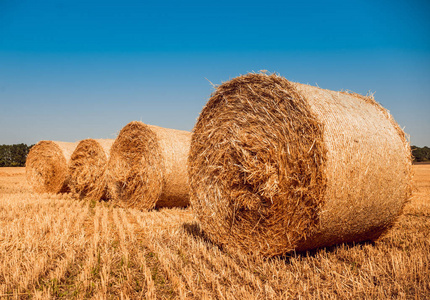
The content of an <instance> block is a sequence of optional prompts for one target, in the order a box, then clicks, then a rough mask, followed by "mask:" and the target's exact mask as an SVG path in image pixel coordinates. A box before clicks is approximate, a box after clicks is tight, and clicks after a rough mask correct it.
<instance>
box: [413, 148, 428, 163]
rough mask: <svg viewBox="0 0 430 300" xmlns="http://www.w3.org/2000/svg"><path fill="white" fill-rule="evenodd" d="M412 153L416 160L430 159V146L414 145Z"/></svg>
mask: <svg viewBox="0 0 430 300" xmlns="http://www.w3.org/2000/svg"><path fill="white" fill-rule="evenodd" d="M412 155H413V156H414V161H416V162H422V161H430V148H429V147H427V146H424V147H422V148H420V147H417V146H412Z"/></svg>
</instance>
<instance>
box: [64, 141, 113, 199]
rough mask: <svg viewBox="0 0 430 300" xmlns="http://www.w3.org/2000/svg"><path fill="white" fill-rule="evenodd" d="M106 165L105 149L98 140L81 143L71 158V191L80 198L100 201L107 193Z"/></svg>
mask: <svg viewBox="0 0 430 300" xmlns="http://www.w3.org/2000/svg"><path fill="white" fill-rule="evenodd" d="M106 164H107V156H106V154H105V152H104V150H103V147H102V146H101V145H100V144H99V143H98V142H97V141H96V140H93V139H86V140H83V141H81V142H80V143H79V145H78V146H77V147H76V149H75V151H74V152H73V154H72V156H71V158H70V163H69V176H70V180H69V185H70V189H71V191H72V192H73V193H77V194H79V196H80V198H84V197H89V198H93V199H94V200H100V199H101V198H102V197H103V195H104V193H105V187H106V182H105V180H104V172H105V168H106Z"/></svg>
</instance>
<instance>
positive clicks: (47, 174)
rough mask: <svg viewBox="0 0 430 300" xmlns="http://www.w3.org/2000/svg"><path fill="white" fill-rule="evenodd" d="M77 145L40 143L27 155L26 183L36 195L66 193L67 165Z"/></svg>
mask: <svg viewBox="0 0 430 300" xmlns="http://www.w3.org/2000/svg"><path fill="white" fill-rule="evenodd" d="M77 145H78V143H67V142H55V141H40V142H38V143H37V144H36V145H34V146H33V147H32V148H31V150H30V152H29V153H28V156H27V160H26V163H25V171H26V177H27V182H28V183H29V184H30V186H32V188H33V190H34V191H35V192H38V193H63V192H68V191H69V187H68V179H69V177H68V168H67V164H68V162H69V160H70V157H71V155H72V153H73V151H74V150H75V148H76V146H77Z"/></svg>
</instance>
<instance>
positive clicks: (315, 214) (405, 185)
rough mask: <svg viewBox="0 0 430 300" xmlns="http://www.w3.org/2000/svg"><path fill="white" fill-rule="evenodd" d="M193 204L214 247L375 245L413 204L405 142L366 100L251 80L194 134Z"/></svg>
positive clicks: (267, 249)
mask: <svg viewBox="0 0 430 300" xmlns="http://www.w3.org/2000/svg"><path fill="white" fill-rule="evenodd" d="M188 163H189V166H188V172H189V180H190V201H191V205H192V207H193V210H194V212H195V214H196V217H197V218H198V219H199V221H200V223H201V226H202V228H203V230H204V231H205V232H206V234H207V235H208V237H209V238H210V239H211V240H212V241H213V242H215V243H217V244H219V245H221V246H225V247H226V248H232V249H240V250H242V251H244V252H247V253H250V254H258V255H263V256H273V255H279V254H284V253H287V252H289V251H293V250H297V251H301V250H308V249H313V248H317V247H322V246H330V245H334V244H337V243H341V242H359V241H364V240H374V239H376V238H378V237H379V236H380V235H381V234H382V233H384V232H385V231H386V230H387V229H388V228H390V226H392V224H393V222H394V221H395V220H396V218H397V217H398V215H399V214H400V213H401V211H402V209H403V206H404V204H405V202H406V201H407V199H408V198H409V196H410V191H411V188H410V180H411V153H410V148H409V144H408V142H407V140H406V138H405V134H404V133H403V131H402V130H401V129H400V128H399V126H398V125H397V124H396V123H395V121H394V120H393V118H392V117H391V116H390V114H389V113H388V112H387V111H386V110H385V109H383V108H382V107H381V106H380V105H379V104H378V103H376V102H375V101H374V100H373V99H371V98H368V97H363V96H357V95H354V94H348V93H343V92H333V91H329V90H323V89H320V88H316V87H312V86H308V85H304V84H298V83H292V82H289V81H288V80H286V79H285V78H283V77H280V76H277V75H266V74H248V75H244V76H240V77H237V78H235V79H233V80H231V81H229V82H226V83H224V84H222V85H220V86H219V87H218V88H217V89H216V91H215V92H214V93H213V94H212V96H211V98H210V100H209V101H208V103H207V104H206V106H205V107H204V109H203V111H202V112H201V114H200V116H199V118H198V120H197V123H196V125H195V127H194V130H193V135H192V140H191V148H190V155H189V161H188Z"/></svg>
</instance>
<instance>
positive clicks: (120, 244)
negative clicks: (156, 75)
mask: <svg viewBox="0 0 430 300" xmlns="http://www.w3.org/2000/svg"><path fill="white" fill-rule="evenodd" d="M413 169H414V171H415V177H414V186H415V187H414V193H413V197H412V199H411V201H410V203H408V204H407V205H406V207H405V210H404V211H405V213H404V215H402V216H401V217H400V219H399V221H398V223H397V224H396V225H395V226H394V227H393V228H392V230H390V231H389V232H388V234H387V235H386V236H384V237H383V238H382V239H381V240H379V241H377V242H376V243H374V244H372V243H360V244H355V245H354V244H341V245H338V246H334V247H330V248H322V249H318V250H314V251H310V252H304V253H293V254H291V255H289V256H285V257H274V258H271V259H262V258H255V257H249V256H243V255H239V254H237V253H230V252H227V251H225V250H224V249H221V248H219V247H217V246H215V245H213V244H212V243H210V242H209V241H208V240H207V239H206V238H205V236H204V234H202V232H201V229H200V228H199V226H198V225H197V222H196V220H194V218H193V214H192V211H191V210H190V208H187V209H178V208H173V209H160V210H155V211H151V212H142V211H139V210H136V209H131V208H120V207H115V206H114V205H112V204H109V203H105V202H96V201H83V200H81V201H79V200H74V199H72V198H71V197H70V196H69V195H67V194H63V195H53V194H34V193H33V192H32V191H31V188H30V187H29V186H28V184H27V183H26V180H25V171H24V168H1V169H0V295H1V296H2V297H5V298H7V297H10V298H12V299H16V298H18V299H29V298H32V299H53V298H67V299H70V298H72V299H75V298H77V299H82V298H84V299H85V298H108V299H127V298H129V299H136V298H138V297H141V298H147V299H242V300H243V299H285V298H292V299H333V298H338V299H357V298H361V299H391V298H396V299H428V296H429V295H430V271H429V270H430V165H415V166H413Z"/></svg>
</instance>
